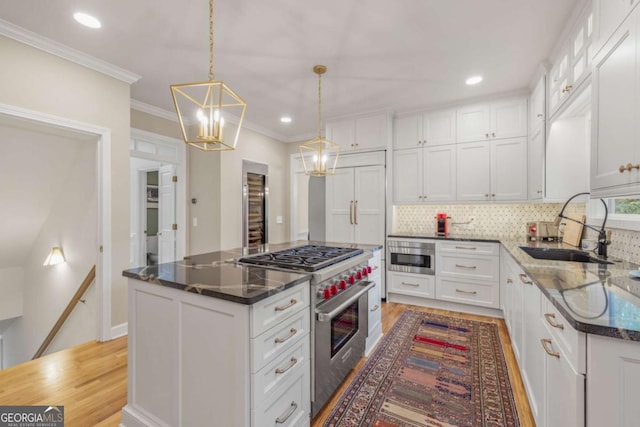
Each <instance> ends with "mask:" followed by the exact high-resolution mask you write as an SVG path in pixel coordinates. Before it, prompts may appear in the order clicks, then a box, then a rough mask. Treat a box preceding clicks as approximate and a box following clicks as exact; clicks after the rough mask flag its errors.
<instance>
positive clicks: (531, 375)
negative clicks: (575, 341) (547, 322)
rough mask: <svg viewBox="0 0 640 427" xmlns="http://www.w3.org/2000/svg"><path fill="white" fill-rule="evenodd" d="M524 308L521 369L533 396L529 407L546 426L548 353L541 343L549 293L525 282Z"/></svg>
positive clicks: (540, 423) (536, 418)
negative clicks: (545, 307) (545, 401)
mask: <svg viewBox="0 0 640 427" xmlns="http://www.w3.org/2000/svg"><path fill="white" fill-rule="evenodd" d="M523 298H524V301H525V302H526V303H525V304H524V311H523V318H524V321H523V328H524V333H523V339H524V340H523V343H522V353H523V354H522V358H521V360H522V364H521V365H520V372H521V373H522V381H523V382H524V386H525V388H526V390H527V396H528V397H529V407H530V408H531V412H532V413H533V418H534V419H535V421H536V424H537V425H539V426H544V425H545V424H544V419H545V406H546V405H545V403H544V399H545V390H546V375H545V369H546V365H545V361H546V357H547V354H546V353H545V352H544V349H542V348H541V346H540V340H541V339H542V338H543V334H544V331H545V327H544V325H543V324H542V320H541V319H542V304H543V303H544V301H545V300H546V297H544V296H543V295H542V293H541V292H540V290H539V289H538V286H537V285H535V284H532V285H524V295H523Z"/></svg>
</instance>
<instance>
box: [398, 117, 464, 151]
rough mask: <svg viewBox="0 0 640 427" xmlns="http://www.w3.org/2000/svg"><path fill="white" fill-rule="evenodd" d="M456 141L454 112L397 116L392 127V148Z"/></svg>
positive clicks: (425, 145) (426, 145) (443, 143)
mask: <svg viewBox="0 0 640 427" xmlns="http://www.w3.org/2000/svg"><path fill="white" fill-rule="evenodd" d="M455 142H456V112H455V111H454V110H446V111H435V112H429V113H424V114H415V115H411V116H404V117H398V118H396V120H395V123H394V128H393V149H394V150H400V149H404V148H416V147H430V146H435V145H445V144H454V143H455Z"/></svg>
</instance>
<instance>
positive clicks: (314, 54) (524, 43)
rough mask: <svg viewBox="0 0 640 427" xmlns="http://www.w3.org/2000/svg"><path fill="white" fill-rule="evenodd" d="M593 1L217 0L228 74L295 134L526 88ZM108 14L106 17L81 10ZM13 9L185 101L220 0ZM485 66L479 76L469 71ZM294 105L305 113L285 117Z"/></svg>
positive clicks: (161, 93)
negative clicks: (78, 19)
mask: <svg viewBox="0 0 640 427" xmlns="http://www.w3.org/2000/svg"><path fill="white" fill-rule="evenodd" d="M583 2H584V0H395V1H392V0H323V1H300V0H217V1H216V4H215V19H214V22H215V24H214V26H215V27H214V31H215V69H216V76H215V77H216V80H224V81H225V82H226V83H227V84H228V85H229V86H230V87H231V88H232V89H234V90H235V91H236V92H237V93H238V94H239V95H240V96H242V97H243V98H244V99H245V100H246V101H247V104H248V108H247V120H248V121H250V122H251V123H252V124H255V125H258V126H261V127H264V128H266V129H269V130H270V131H271V132H272V133H275V134H277V135H280V136H282V139H285V140H296V139H302V138H305V137H307V136H308V135H312V134H313V133H314V132H315V129H316V117H317V76H316V75H315V74H313V72H312V67H313V65H315V64H318V63H321V64H326V65H327V66H328V72H327V74H326V75H325V77H324V78H323V106H324V108H323V110H324V116H325V117H337V116H341V115H347V114H353V113H358V112H363V111H370V110H375V109H381V108H388V109H392V110H394V111H400V112H401V111H407V110H412V109H417V108H422V107H429V106H437V105H442V104H447V103H454V102H458V101H461V100H464V99H469V98H476V97H481V96H485V95H489V94H494V93H501V92H510V91H515V90H520V89H523V88H526V87H527V86H528V85H529V83H530V81H531V79H532V77H533V75H534V73H535V71H536V69H537V67H538V66H539V64H540V63H541V62H542V61H544V60H545V59H548V56H549V54H550V52H551V49H552V48H553V46H554V44H555V42H556V40H557V39H558V36H559V34H560V33H561V31H562V29H563V27H564V26H565V25H566V21H567V20H568V19H569V17H570V15H571V10H572V9H573V8H574V7H575V6H576V4H578V3H580V4H582V3H583ZM76 11H84V12H88V13H91V14H94V15H95V16H97V17H98V18H99V19H100V20H101V21H102V24H103V27H102V29H100V30H90V29H88V28H84V27H81V26H80V25H78V24H76V23H75V21H74V20H73V18H72V14H73V13H74V12H76ZM0 18H2V19H4V20H7V21H10V22H12V23H14V24H16V25H19V26H21V27H24V28H26V29H28V30H31V31H34V32H37V33H39V34H42V35H44V36H46V37H49V38H51V39H53V40H56V41H58V42H61V43H63V44H66V45H68V46H71V47H73V48H76V49H78V50H80V51H83V52H86V53H88V54H90V55H93V56H96V57H98V58H101V59H103V60H105V61H108V62H110V63H112V64H115V65H117V66H119V67H122V68H124V69H127V70H129V71H132V72H134V73H136V74H139V75H140V76H142V78H141V80H140V81H138V82H137V83H134V84H133V87H132V91H131V95H132V98H133V99H136V100H139V101H142V102H144V103H147V104H151V105H153V106H156V107H160V108H162V109H165V110H168V111H173V105H172V101H171V96H170V92H169V85H170V84H172V83H186V82H191V81H200V80H206V78H207V72H208V2H207V0H188V1H185V0H183V1H180V0H135V1H130V0H109V1H104V0H56V1H42V0H19V1H18V0H5V1H2V2H0ZM472 74H482V75H483V76H484V78H485V80H484V82H483V83H481V84H480V85H478V86H475V87H468V86H466V85H465V84H464V80H465V78H466V77H468V76H470V75H472ZM283 114H289V115H291V117H292V118H293V123H291V124H289V125H284V124H281V123H280V122H279V118H280V116H281V115H283Z"/></svg>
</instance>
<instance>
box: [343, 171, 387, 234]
mask: <svg viewBox="0 0 640 427" xmlns="http://www.w3.org/2000/svg"><path fill="white" fill-rule="evenodd" d="M384 169H385V168H384V166H365V167H357V168H354V179H355V180H354V182H355V191H354V193H353V194H354V214H353V222H354V225H355V242H357V243H362V244H383V243H384V240H385V234H384V230H385V229H384V222H385V216H384V209H385V198H384V197H385V196H384V191H383V190H382V189H384V185H385V184H384V183H385V179H384ZM333 241H349V240H344V239H343V240H333Z"/></svg>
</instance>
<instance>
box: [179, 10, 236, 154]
mask: <svg viewBox="0 0 640 427" xmlns="http://www.w3.org/2000/svg"><path fill="white" fill-rule="evenodd" d="M171 95H172V96H173V104H174V105H175V108H176V112H177V113H178V120H179V123H180V129H181V130H182V137H183V138H184V142H185V143H187V144H189V145H191V146H193V147H197V148H199V149H201V150H203V151H222V150H234V149H235V148H236V144H237V143H238V135H239V134H240V128H241V127H242V121H243V120H244V113H245V110H246V108H247V104H246V103H245V102H244V100H243V99H242V98H240V97H239V96H238V95H237V94H236V93H235V92H234V91H233V90H231V88H229V86H227V85H226V84H225V83H224V82H222V81H214V79H213V0H209V81H206V82H195V83H183V84H174V85H171ZM230 118H233V119H234V121H237V122H238V127H237V129H236V131H235V134H233V135H225V133H228V132H225V127H226V126H228V123H226V122H225V120H227V121H228V120H229V119H230Z"/></svg>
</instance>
